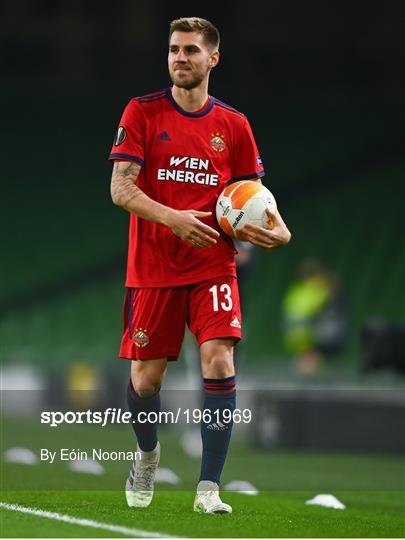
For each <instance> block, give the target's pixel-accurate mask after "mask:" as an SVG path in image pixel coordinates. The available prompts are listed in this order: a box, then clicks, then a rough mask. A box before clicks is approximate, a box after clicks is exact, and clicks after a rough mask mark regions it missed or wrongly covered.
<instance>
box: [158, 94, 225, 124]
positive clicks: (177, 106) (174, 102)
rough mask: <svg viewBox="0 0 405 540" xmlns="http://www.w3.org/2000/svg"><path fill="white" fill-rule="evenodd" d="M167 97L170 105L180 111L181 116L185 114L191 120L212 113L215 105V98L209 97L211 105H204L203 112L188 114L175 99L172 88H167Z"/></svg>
mask: <svg viewBox="0 0 405 540" xmlns="http://www.w3.org/2000/svg"><path fill="white" fill-rule="evenodd" d="M166 96H167V98H168V100H169V101H170V103H171V104H172V105H173V107H174V108H175V109H176V111H178V112H179V113H180V114H183V115H184V116H189V117H190V118H201V116H205V115H206V114H208V113H209V112H210V110H211V109H212V107H213V106H214V103H215V101H214V98H213V97H212V96H209V104H208V105H204V107H203V109H202V110H200V111H197V112H188V111H185V110H184V109H183V108H182V107H180V105H179V104H178V103H177V101H176V100H175V99H174V97H173V95H172V89H171V88H166Z"/></svg>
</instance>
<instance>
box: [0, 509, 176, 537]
mask: <svg viewBox="0 0 405 540" xmlns="http://www.w3.org/2000/svg"><path fill="white" fill-rule="evenodd" d="M0 508H6V509H7V510H14V511H15V512H22V513H23V514H32V515H34V516H39V517H44V518H48V519H54V520H56V521H64V522H65V523H70V524H71V525H80V526H81V527H92V528H93V529H103V530H105V531H110V532H116V533H121V534H125V535H126V536H132V537H134V536H139V537H141V538H180V537H179V536H171V535H169V534H164V533H159V532H151V531H143V530H142V529H131V528H129V527H122V526H121V525H110V524H109V523H102V522H101V521H95V520H93V519H83V518H76V517H73V516H68V515H66V514H58V513H57V512H48V511H46V510H40V509H39V508H29V507H27V506H20V505H19V504H9V503H6V502H0Z"/></svg>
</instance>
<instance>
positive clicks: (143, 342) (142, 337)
mask: <svg viewBox="0 0 405 540" xmlns="http://www.w3.org/2000/svg"><path fill="white" fill-rule="evenodd" d="M132 340H133V342H134V343H135V345H136V346H137V347H140V348H142V349H143V348H144V347H146V346H147V345H148V344H149V337H148V336H147V334H146V330H143V329H142V328H135V334H134V337H133V338H132Z"/></svg>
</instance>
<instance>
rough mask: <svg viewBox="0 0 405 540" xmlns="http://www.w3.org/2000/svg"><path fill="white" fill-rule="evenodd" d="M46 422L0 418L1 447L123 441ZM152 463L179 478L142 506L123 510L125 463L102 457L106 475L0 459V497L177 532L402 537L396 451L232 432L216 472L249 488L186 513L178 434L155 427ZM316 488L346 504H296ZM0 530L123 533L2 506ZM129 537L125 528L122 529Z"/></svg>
mask: <svg viewBox="0 0 405 540" xmlns="http://www.w3.org/2000/svg"><path fill="white" fill-rule="evenodd" d="M56 429H57V431H56V430H55V429H51V428H49V427H46V426H40V425H39V422H38V421H37V419H35V420H32V419H26V420H22V421H21V420H20V421H18V422H15V421H12V420H11V419H10V420H5V421H4V422H3V428H2V435H3V436H2V445H3V448H2V450H4V449H5V448H9V447H11V446H25V447H28V448H30V449H31V450H33V451H34V452H39V449H40V448H41V447H42V448H50V449H57V448H60V447H70V448H78V447H79V446H80V448H82V449H84V450H86V449H90V448H93V447H94V448H99V447H101V448H103V449H105V450H108V449H110V450H112V449H124V450H125V449H128V450H129V449H132V445H131V432H130V431H129V430H128V427H124V428H120V427H118V426H114V427H108V428H103V429H97V430H95V429H90V428H89V427H87V426H67V427H64V428H56ZM160 439H161V444H162V459H161V466H162V467H169V468H171V469H172V470H173V471H174V472H176V474H177V475H178V476H179V477H180V478H181V480H182V484H181V486H180V488H181V489H179V487H176V488H175V487H169V486H167V485H166V484H159V485H158V486H157V490H156V493H155V497H154V499H153V501H152V504H151V506H150V507H149V508H147V509H130V508H128V507H127V506H126V502H125V497H124V493H123V490H122V489H123V483H124V481H125V478H126V475H127V472H128V469H129V464H128V463H127V462H104V463H103V465H104V467H105V474H104V475H102V476H92V475H88V474H79V473H75V472H73V471H71V470H70V469H69V468H68V467H67V465H66V463H61V462H57V463H55V464H53V465H50V464H45V463H40V464H38V465H34V466H27V465H20V464H10V463H5V462H4V461H2V462H1V473H2V475H1V476H2V494H1V501H2V502H6V503H8V504H18V505H20V506H25V507H30V508H38V509H40V510H43V511H49V512H57V513H59V514H66V515H69V516H72V517H75V518H82V519H88V520H95V521H97V522H102V523H107V524H110V525H115V526H121V527H127V528H130V529H139V530H141V531H145V532H151V533H153V532H159V533H162V534H167V535H171V536H183V537H274V536H276V537H403V536H405V496H404V473H405V468H404V460H403V459H401V458H400V457H398V456H374V455H359V454H350V455H349V454H336V453H334V454H331V453H314V452H311V453H308V452H307V453H304V452H292V451H288V452H287V451H284V452H283V451H274V452H265V451H258V450H255V449H253V448H251V447H250V446H249V445H248V444H247V443H246V442H244V441H243V440H242V439H239V438H238V437H235V440H234V441H233V443H232V447H231V451H230V455H229V460H228V462H227V465H226V469H225V471H224V474H223V484H226V483H227V482H229V481H230V480H235V479H239V480H249V481H250V482H252V483H253V484H254V485H255V486H256V487H257V488H258V489H259V490H260V494H259V495H257V496H248V495H243V494H238V493H229V492H223V499H224V501H226V502H229V503H230V504H232V506H233V510H234V512H233V514H231V515H213V516H209V515H198V514H195V513H194V512H193V511H192V504H193V498H194V489H195V484H196V479H197V476H198V469H199V460H195V459H192V458H190V457H188V456H186V455H185V454H184V452H183V451H182V449H181V446H180V444H179V436H178V433H174V432H173V431H169V430H162V433H161V437H160ZM2 455H3V452H2ZM318 493H332V494H333V495H335V496H336V497H338V498H339V499H340V500H341V501H343V502H344V503H345V504H346V507H347V508H346V510H333V509H328V508H321V507H315V506H307V505H305V501H306V500H307V499H308V498H311V497H312V496H314V495H316V494H318ZM0 512H1V535H2V536H3V537H100V538H103V537H124V536H126V535H125V534H121V533H118V532H111V531H106V530H102V529H95V528H89V527H85V526H81V525H77V524H70V523H65V522H60V521H54V520H52V519H47V518H44V517H39V516H36V515H28V514H23V513H20V512H15V511H12V510H7V509H4V508H1V509H0ZM127 536H128V535H127Z"/></svg>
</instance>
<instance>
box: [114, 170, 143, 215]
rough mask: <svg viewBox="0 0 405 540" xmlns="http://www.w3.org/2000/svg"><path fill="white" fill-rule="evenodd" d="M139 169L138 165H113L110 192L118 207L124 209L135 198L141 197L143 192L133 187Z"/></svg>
mask: <svg viewBox="0 0 405 540" xmlns="http://www.w3.org/2000/svg"><path fill="white" fill-rule="evenodd" d="M140 169H141V167H140V165H139V164H138V163H123V162H115V163H114V167H113V172H112V178H111V192H112V193H113V195H114V199H115V200H117V201H119V205H120V206H123V207H126V206H127V205H128V204H129V203H130V202H131V201H133V200H134V199H136V197H139V195H142V193H143V192H142V191H141V190H140V189H139V188H138V187H137V186H136V185H135V181H136V179H137V177H138V174H139V171H140Z"/></svg>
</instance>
